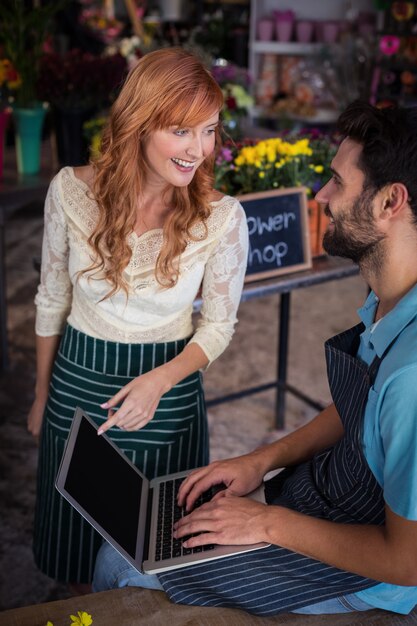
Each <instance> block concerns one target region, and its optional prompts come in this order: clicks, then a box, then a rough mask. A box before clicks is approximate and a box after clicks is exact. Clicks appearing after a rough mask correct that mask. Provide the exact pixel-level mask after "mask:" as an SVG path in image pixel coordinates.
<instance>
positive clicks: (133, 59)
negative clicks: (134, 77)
mask: <svg viewBox="0 0 417 626" xmlns="http://www.w3.org/2000/svg"><path fill="white" fill-rule="evenodd" d="M144 44H145V42H142V40H141V38H140V37H138V36H137V35H134V36H133V37H123V39H118V40H117V41H115V42H113V43H111V44H110V45H109V46H107V47H106V49H105V50H104V55H105V56H114V55H115V54H120V55H121V56H122V57H124V58H125V59H126V63H127V67H128V69H129V70H131V69H132V68H133V67H135V65H136V63H137V62H138V59H140V58H141V56H142V54H143V52H142V48H143V47H144ZM145 47H146V44H145Z"/></svg>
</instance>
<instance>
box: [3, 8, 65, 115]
mask: <svg viewBox="0 0 417 626" xmlns="http://www.w3.org/2000/svg"><path fill="white" fill-rule="evenodd" d="M65 1H66V0H57V2H54V3H49V4H47V5H45V6H35V7H33V8H32V9H29V10H27V8H26V5H25V2H24V0H2V2H0V42H1V44H2V47H3V49H4V53H5V56H6V57H7V59H8V61H10V63H12V64H13V67H14V69H15V70H16V72H17V74H18V81H17V80H16V81H15V87H16V92H15V100H16V104H17V105H18V106H20V107H25V108H26V107H31V106H33V105H34V104H35V103H36V102H37V100H38V95H39V94H37V92H36V82H37V78H38V75H39V64H40V59H41V57H42V55H43V48H44V44H45V39H46V35H47V33H48V31H49V28H50V26H51V24H52V18H53V16H54V15H55V13H56V12H57V11H59V10H60V9H61V8H62V7H63V5H64V2H65ZM17 87H18V88H17Z"/></svg>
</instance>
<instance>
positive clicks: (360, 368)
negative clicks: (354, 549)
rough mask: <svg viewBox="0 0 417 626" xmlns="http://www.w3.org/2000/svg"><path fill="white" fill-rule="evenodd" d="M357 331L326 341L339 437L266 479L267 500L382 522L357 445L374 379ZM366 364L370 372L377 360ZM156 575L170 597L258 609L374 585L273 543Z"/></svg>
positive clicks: (283, 608) (332, 516)
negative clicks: (360, 354) (358, 355)
mask: <svg viewBox="0 0 417 626" xmlns="http://www.w3.org/2000/svg"><path fill="white" fill-rule="evenodd" d="M362 330H363V328H362V326H361V325H358V326H356V327H354V328H352V329H350V330H349V331H346V332H345V333H342V334H341V335H338V336H336V337H333V338H332V339H330V340H329V341H328V342H326V358H327V361H328V369H329V383H330V389H331V392H332V396H333V400H334V402H335V404H336V407H337V409H338V412H339V415H340V417H341V419H342V421H343V424H344V427H345V435H344V437H343V438H342V439H341V441H340V442H339V443H338V444H337V445H336V446H334V447H332V448H330V449H329V450H327V451H325V452H323V453H321V454H318V455H316V457H314V458H313V460H312V461H311V462H307V463H303V464H301V465H299V466H298V467H296V468H291V469H287V470H284V472H282V473H280V474H278V475H277V476H276V477H274V478H273V479H271V480H270V481H268V483H267V484H266V487H267V488H266V496H267V501H268V502H269V503H271V504H277V505H281V506H285V507H288V508H291V509H294V510H296V511H300V512H302V513H305V514H306V515H312V516H314V517H317V518H324V519H329V520H332V521H335V522H339V523H345V524H349V523H364V524H383V522H384V501H383V498H382V490H381V488H380V487H379V485H378V483H377V482H376V480H375V478H374V476H373V474H372V472H371V471H370V469H369V466H368V464H367V463H366V460H365V458H364V455H363V453H362V446H361V430H362V420H363V412H364V407H365V403H366V400H367V397H368V391H369V387H370V385H371V384H372V380H371V377H370V371H368V368H367V367H366V366H364V365H363V364H362V363H361V362H360V361H359V360H357V359H355V358H354V354H355V346H356V345H357V343H358V342H357V339H358V337H359V334H360V332H361V331H362ZM377 365H379V364H377ZM370 370H372V375H376V371H377V367H374V368H372V366H371V368H370ZM346 549H347V550H348V549H349V546H346ZM159 579H160V581H161V583H162V585H163V588H164V590H165V591H166V592H167V593H168V595H169V597H170V598H171V600H173V601H174V602H177V603H180V604H197V605H201V606H224V607H233V608H240V609H243V610H245V611H248V612H250V613H254V614H256V615H263V616H268V615H275V614H277V613H282V612H288V611H292V610H294V609H297V608H301V607H303V606H308V605H310V604H314V603H316V602H319V601H321V600H326V599H330V598H335V597H338V596H342V595H346V594H349V593H355V592H357V591H360V590H362V589H366V588H368V587H372V586H373V585H375V584H377V583H376V581H373V580H370V579H368V578H364V577H361V576H357V575H355V574H352V573H349V572H345V571H342V570H340V569H337V568H335V567H331V566H329V565H326V564H325V563H321V562H319V561H316V560H314V559H311V558H309V557H306V556H303V555H301V554H298V553H295V552H291V551H289V550H286V549H285V548H281V547H279V546H269V547H267V548H263V549H262V550H257V551H255V552H249V553H246V554H241V555H238V556H235V557H231V558H227V559H223V560H220V561H217V562H216V561H213V562H211V563H206V564H201V565H196V566H192V567H189V568H186V569H185V568H184V569H181V570H174V571H172V572H167V573H164V574H160V575H159Z"/></svg>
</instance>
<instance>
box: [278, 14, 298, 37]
mask: <svg viewBox="0 0 417 626" xmlns="http://www.w3.org/2000/svg"><path fill="white" fill-rule="evenodd" d="M274 17H275V35H276V38H277V40H278V41H282V42H288V41H291V39H292V36H293V30H294V12H293V11H274Z"/></svg>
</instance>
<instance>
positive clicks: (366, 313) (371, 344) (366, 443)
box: [356, 285, 417, 613]
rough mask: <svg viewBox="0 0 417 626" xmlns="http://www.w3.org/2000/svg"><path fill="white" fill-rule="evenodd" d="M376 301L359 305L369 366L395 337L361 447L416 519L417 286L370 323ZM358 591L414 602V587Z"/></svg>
mask: <svg viewBox="0 0 417 626" xmlns="http://www.w3.org/2000/svg"><path fill="white" fill-rule="evenodd" d="M377 305H378V298H377V297H376V295H375V294H374V293H373V292H371V293H370V294H369V296H368V298H367V300H366V302H365V304H364V306H363V307H362V308H361V309H359V310H358V313H359V316H360V318H361V320H362V322H363V323H364V325H365V327H366V328H365V330H364V332H363V333H362V335H361V340H360V345H359V349H358V354H357V356H358V357H359V358H360V359H361V360H362V361H364V362H365V363H367V364H368V365H370V364H371V363H372V361H373V359H374V358H375V356H379V357H381V356H382V355H383V353H384V351H385V350H386V348H387V347H388V346H390V344H391V343H392V342H393V341H394V340H395V341H394V343H393V344H392V345H391V347H390V348H389V350H388V352H387V355H386V356H385V357H384V358H383V360H382V362H381V365H380V367H379V370H378V373H377V376H376V379H375V382H374V385H373V387H372V388H371V389H370V391H369V395H368V402H367V404H366V408H365V415H364V430H363V448H364V453H365V458H366V460H367V462H368V465H369V467H370V468H371V470H372V473H373V474H374V476H375V478H376V480H377V481H378V483H379V484H380V485H381V487H382V489H383V492H384V500H385V502H386V503H387V504H388V506H389V507H390V509H391V510H392V511H394V513H396V514H397V515H400V516H401V517H405V518H406V519H409V520H414V521H417V285H416V286H415V287H413V289H411V290H410V291H409V292H408V293H407V294H406V295H405V296H404V297H403V298H402V299H401V300H400V302H398V304H397V305H396V306H395V307H394V309H392V310H391V311H390V312H389V313H388V314H387V315H385V316H384V317H383V318H382V319H381V320H379V321H378V322H377V323H375V324H374V319H375V312H376V308H377ZM356 595H357V596H358V597H359V598H361V599H362V600H364V601H365V602H367V603H368V604H370V605H371V606H375V607H378V608H382V609H386V610H389V611H395V612H397V613H409V612H410V611H411V610H412V609H413V607H414V606H415V605H416V604H417V587H403V586H398V585H389V584H386V583H380V584H378V585H375V586H374V587H371V588H370V589H365V590H364V591H360V592H358V593H357V594H356Z"/></svg>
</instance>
